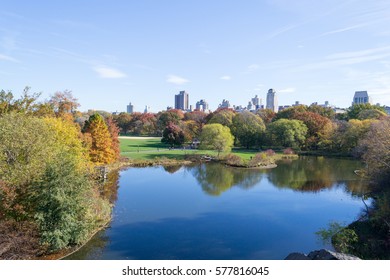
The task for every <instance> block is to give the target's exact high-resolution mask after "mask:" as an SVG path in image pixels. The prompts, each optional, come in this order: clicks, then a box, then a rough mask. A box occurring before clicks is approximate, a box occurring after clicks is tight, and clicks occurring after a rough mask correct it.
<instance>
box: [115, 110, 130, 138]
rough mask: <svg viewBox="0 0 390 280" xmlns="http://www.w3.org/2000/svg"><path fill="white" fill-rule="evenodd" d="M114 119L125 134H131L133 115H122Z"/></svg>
mask: <svg viewBox="0 0 390 280" xmlns="http://www.w3.org/2000/svg"><path fill="white" fill-rule="evenodd" d="M113 118H114V120H115V121H116V123H117V125H118V127H119V129H120V131H121V132H122V133H123V134H127V133H129V132H130V123H131V120H132V116H131V114H128V113H120V114H119V115H114V116H113Z"/></svg>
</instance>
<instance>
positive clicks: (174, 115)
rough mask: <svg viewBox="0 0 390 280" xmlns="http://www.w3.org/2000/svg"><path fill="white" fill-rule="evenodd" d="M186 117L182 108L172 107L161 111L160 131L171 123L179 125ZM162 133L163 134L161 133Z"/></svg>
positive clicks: (158, 122) (159, 119)
mask: <svg viewBox="0 0 390 280" xmlns="http://www.w3.org/2000/svg"><path fill="white" fill-rule="evenodd" d="M182 119H184V114H183V112H182V111H180V110H176V109H171V110H168V111H165V112H161V113H160V114H159V115H158V116H157V127H158V130H159V131H160V133H161V132H162V131H163V130H164V129H165V128H166V127H167V125H168V124H169V123H173V124H175V125H178V124H179V123H180V121H181V120H182ZM160 135H161V134H160Z"/></svg>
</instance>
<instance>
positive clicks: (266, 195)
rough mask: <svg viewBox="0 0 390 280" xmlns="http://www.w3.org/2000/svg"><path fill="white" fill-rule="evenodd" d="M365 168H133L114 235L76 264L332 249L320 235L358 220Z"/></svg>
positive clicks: (304, 164) (317, 163)
mask: <svg viewBox="0 0 390 280" xmlns="http://www.w3.org/2000/svg"><path fill="white" fill-rule="evenodd" d="M359 167H360V164H359V163H358V162H354V161H350V160H341V159H324V158H302V159H300V160H296V161H292V162H284V163H283V162H281V163H279V164H278V167H277V168H275V169H270V170H247V169H236V168H230V167H225V166H223V165H219V164H203V165H196V166H191V167H181V168H180V169H178V170H169V171H170V172H167V171H166V170H165V169H164V168H163V167H148V168H130V169H128V170H126V171H122V172H121V173H120V179H119V189H118V194H117V201H116V202H115V208H114V213H113V220H112V222H111V225H110V227H109V228H108V229H106V230H104V231H102V232H100V233H99V234H97V235H96V236H95V237H94V238H93V239H92V240H91V241H90V242H89V243H88V244H87V245H86V246H85V247H83V248H82V249H81V250H80V251H79V252H77V253H75V254H73V255H72V256H70V259H159V260H160V259H284V258H285V257H286V256H287V255H288V254H289V253H291V252H303V253H308V252H309V251H312V250H316V249H319V248H324V247H325V248H331V245H324V244H323V243H322V242H321V241H319V240H318V237H317V235H316V234H315V232H316V231H318V230H320V229H321V228H326V227H327V225H328V223H329V222H332V221H337V222H340V223H346V224H347V223H350V222H352V221H353V220H355V219H356V218H357V217H358V216H359V213H360V212H361V209H362V208H363V203H362V200H361V198H360V196H361V194H362V193H363V192H364V191H365V184H364V182H361V181H360V180H359V178H358V177H357V176H356V175H355V174H354V173H353V170H355V169H357V168H359ZM176 169H177V168H176Z"/></svg>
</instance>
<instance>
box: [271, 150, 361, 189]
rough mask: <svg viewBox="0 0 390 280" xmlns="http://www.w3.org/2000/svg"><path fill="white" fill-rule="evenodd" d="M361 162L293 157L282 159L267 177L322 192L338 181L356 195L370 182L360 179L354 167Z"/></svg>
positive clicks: (281, 184)
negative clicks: (291, 159)
mask: <svg viewBox="0 0 390 280" xmlns="http://www.w3.org/2000/svg"><path fill="white" fill-rule="evenodd" d="M361 168H362V164H361V163H360V162H358V161H354V160H348V159H332V158H324V157H301V158H300V159H299V160H294V161H280V162H278V167H277V168H275V169H273V170H272V171H271V172H270V173H269V175H268V178H269V180H270V181H271V182H272V184H274V185H275V186H276V187H278V188H289V189H293V190H296V191H301V192H319V191H321V190H323V189H327V188H331V187H333V186H335V185H345V186H346V190H347V191H348V192H350V193H352V194H353V195H358V196H361V195H362V194H364V193H365V192H367V184H366V183H365V182H364V181H363V180H359V179H358V178H357V175H356V174H355V173H354V170H357V169H361Z"/></svg>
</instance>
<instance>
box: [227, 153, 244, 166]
mask: <svg viewBox="0 0 390 280" xmlns="http://www.w3.org/2000/svg"><path fill="white" fill-rule="evenodd" d="M223 160H224V161H225V162H226V164H228V165H231V166H243V161H242V159H241V157H240V156H238V155H235V154H227V155H226V156H225V157H224V159H223Z"/></svg>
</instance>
